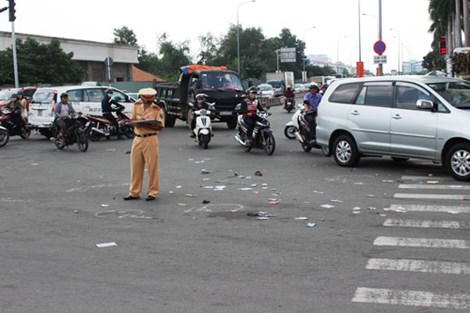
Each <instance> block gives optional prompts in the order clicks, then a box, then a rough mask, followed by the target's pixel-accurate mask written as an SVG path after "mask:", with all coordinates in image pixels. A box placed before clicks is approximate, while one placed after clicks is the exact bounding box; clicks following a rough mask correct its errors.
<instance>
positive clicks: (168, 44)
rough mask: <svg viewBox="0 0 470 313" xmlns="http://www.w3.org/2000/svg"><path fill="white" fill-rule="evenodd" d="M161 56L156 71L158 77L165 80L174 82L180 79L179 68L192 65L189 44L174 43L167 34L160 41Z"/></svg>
mask: <svg viewBox="0 0 470 313" xmlns="http://www.w3.org/2000/svg"><path fill="white" fill-rule="evenodd" d="M158 43H159V46H160V50H159V53H160V56H159V60H158V62H157V66H156V69H157V71H158V73H155V75H158V76H160V77H162V78H163V79H165V80H169V81H174V80H177V79H178V78H179V68H180V67H181V66H183V65H188V64H191V63H192V62H191V59H190V57H189V51H190V49H189V46H188V43H187V42H181V43H176V44H175V43H173V42H172V41H170V40H168V38H167V35H166V33H164V34H163V35H161V36H160V38H159V40H158Z"/></svg>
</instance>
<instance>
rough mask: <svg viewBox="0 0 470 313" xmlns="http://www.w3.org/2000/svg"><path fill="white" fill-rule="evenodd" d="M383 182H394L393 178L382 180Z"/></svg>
mask: <svg viewBox="0 0 470 313" xmlns="http://www.w3.org/2000/svg"><path fill="white" fill-rule="evenodd" d="M382 183H393V180H391V179H384V180H382Z"/></svg>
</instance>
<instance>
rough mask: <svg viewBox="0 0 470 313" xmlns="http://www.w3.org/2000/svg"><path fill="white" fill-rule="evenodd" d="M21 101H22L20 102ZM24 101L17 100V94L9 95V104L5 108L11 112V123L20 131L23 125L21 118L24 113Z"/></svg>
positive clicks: (23, 121) (23, 120)
mask: <svg viewBox="0 0 470 313" xmlns="http://www.w3.org/2000/svg"><path fill="white" fill-rule="evenodd" d="M21 100H23V101H21ZM24 102H25V100H24V99H18V94H16V93H14V94H12V95H11V100H10V103H8V105H7V107H8V108H9V109H10V110H11V112H12V114H11V122H12V123H13V125H15V127H16V128H17V129H21V127H23V124H24V123H25V119H24V118H23V116H24V111H25V109H26V108H25V106H24Z"/></svg>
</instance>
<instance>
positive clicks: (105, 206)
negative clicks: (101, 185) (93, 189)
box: [101, 203, 109, 208]
mask: <svg viewBox="0 0 470 313" xmlns="http://www.w3.org/2000/svg"><path fill="white" fill-rule="evenodd" d="M101 207H102V208H107V207H109V204H106V203H102V204H101Z"/></svg>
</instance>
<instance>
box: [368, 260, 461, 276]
mask: <svg viewBox="0 0 470 313" xmlns="http://www.w3.org/2000/svg"><path fill="white" fill-rule="evenodd" d="M366 269H368V270H382V271H402V272H421V273H434V274H456V275H459V274H465V275H469V274H470V264H469V263H460V262H441V261H427V260H410V259H376V258H372V259H369V261H368V262H367V265H366Z"/></svg>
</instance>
